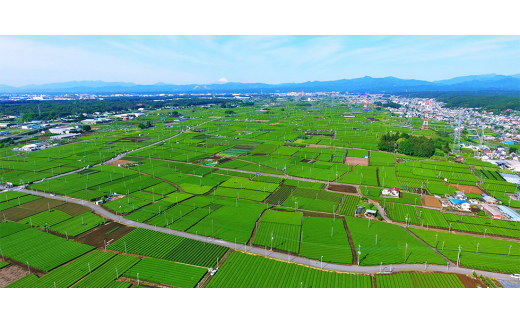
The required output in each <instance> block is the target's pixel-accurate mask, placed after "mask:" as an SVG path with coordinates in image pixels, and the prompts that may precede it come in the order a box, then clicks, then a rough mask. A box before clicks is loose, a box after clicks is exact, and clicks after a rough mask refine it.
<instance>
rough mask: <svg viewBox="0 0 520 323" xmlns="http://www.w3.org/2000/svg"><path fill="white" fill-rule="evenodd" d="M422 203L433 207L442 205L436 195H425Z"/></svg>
mask: <svg viewBox="0 0 520 323" xmlns="http://www.w3.org/2000/svg"><path fill="white" fill-rule="evenodd" d="M422 205H425V206H431V207H442V204H441V201H439V199H438V198H436V197H434V196H428V195H424V196H423V198H422Z"/></svg>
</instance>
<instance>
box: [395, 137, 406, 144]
mask: <svg viewBox="0 0 520 323" xmlns="http://www.w3.org/2000/svg"><path fill="white" fill-rule="evenodd" d="M405 140H406V138H399V139H397V141H396V143H397V145H401V144H402V143H403V141H405Z"/></svg>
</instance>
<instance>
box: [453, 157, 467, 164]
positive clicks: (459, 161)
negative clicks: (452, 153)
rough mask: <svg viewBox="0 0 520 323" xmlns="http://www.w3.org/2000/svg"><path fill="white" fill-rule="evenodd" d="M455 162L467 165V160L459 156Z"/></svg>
mask: <svg viewBox="0 0 520 323" xmlns="http://www.w3.org/2000/svg"><path fill="white" fill-rule="evenodd" d="M455 162H456V163H465V162H466V160H465V159H464V157H462V156H457V158H455Z"/></svg>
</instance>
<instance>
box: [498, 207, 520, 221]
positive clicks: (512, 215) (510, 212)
mask: <svg viewBox="0 0 520 323" xmlns="http://www.w3.org/2000/svg"><path fill="white" fill-rule="evenodd" d="M498 209H499V210H500V211H502V212H503V213H504V214H505V215H506V216H507V217H508V218H509V219H510V220H511V221H515V222H516V221H520V215H519V214H518V213H516V212H515V211H513V210H511V209H510V208H508V207H507V206H504V205H499V206H498Z"/></svg>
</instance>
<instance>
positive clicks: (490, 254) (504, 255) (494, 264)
mask: <svg viewBox="0 0 520 323" xmlns="http://www.w3.org/2000/svg"><path fill="white" fill-rule="evenodd" d="M410 230H411V231H412V232H413V233H414V234H416V235H417V236H418V237H419V238H421V239H422V240H424V241H425V242H426V243H428V244H429V245H430V246H432V247H436V248H437V250H438V252H440V253H441V254H443V255H444V256H446V257H447V258H448V259H450V260H451V261H453V262H455V263H456V262H457V258H458V257H459V246H460V263H461V265H463V266H465V267H469V268H477V269H482V270H488V271H499V272H506V273H513V272H517V271H518V267H519V266H520V244H519V243H518V242H515V241H507V240H498V239H491V238H483V237H474V236H469V235H462V234H453V233H448V232H436V231H429V230H421V229H414V228H412V229H410Z"/></svg>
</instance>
